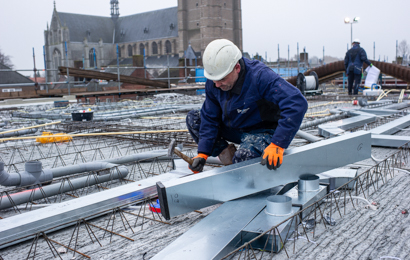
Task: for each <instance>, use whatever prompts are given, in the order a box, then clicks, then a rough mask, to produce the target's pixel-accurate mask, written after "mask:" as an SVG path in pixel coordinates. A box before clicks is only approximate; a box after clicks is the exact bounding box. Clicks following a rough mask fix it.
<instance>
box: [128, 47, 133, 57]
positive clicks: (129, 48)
mask: <svg viewBox="0 0 410 260" xmlns="http://www.w3.org/2000/svg"><path fill="white" fill-rule="evenodd" d="M128 57H132V46H131V45H128Z"/></svg>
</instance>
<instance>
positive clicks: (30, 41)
mask: <svg viewBox="0 0 410 260" xmlns="http://www.w3.org/2000/svg"><path fill="white" fill-rule="evenodd" d="M192 1H199V0H192ZM55 2H56V6H57V11H59V12H65V13H77V14H90V15H98V16H110V4H109V2H110V1H109V0H56V1H55ZM176 5H177V0H151V1H150V0H119V8H120V15H121V16H126V15H131V14H135V13H141V12H147V11H152V10H156V9H161V8H167V7H173V6H176ZM52 12H53V1H52V0H37V1H34V0H0V49H1V50H2V51H3V53H5V54H6V55H9V56H11V61H12V63H13V64H14V65H15V67H16V69H30V68H32V67H33V53H32V48H33V47H34V49H35V54H36V65H37V68H44V62H43V60H44V59H43V45H44V30H45V29H46V26H47V22H48V23H50V21H51V16H52ZM356 16H358V17H360V21H359V23H357V24H353V39H355V38H359V39H360V40H361V42H362V44H361V46H362V47H363V48H364V49H365V50H366V51H367V55H368V57H369V59H373V42H375V43H376V60H377V59H378V58H379V55H380V58H381V60H383V59H384V57H386V59H387V57H388V61H389V62H391V61H392V60H394V57H395V53H396V40H398V41H399V42H401V41H402V40H407V41H408V42H409V43H410V0H372V1H370V0H356V1H352V0H343V1H341V0H310V1H302V0H280V1H279V0H242V28H243V50H244V51H245V52H248V53H250V54H256V53H257V52H258V53H259V54H260V55H262V56H263V57H265V53H267V58H268V60H272V61H274V60H276V59H277V58H278V44H279V46H280V56H281V57H286V58H287V55H288V45H289V48H290V56H291V57H293V56H294V55H295V54H296V52H297V48H296V47H297V43H298V42H299V49H300V51H302V50H303V47H306V51H307V52H308V53H309V56H310V57H312V56H318V57H319V58H321V57H322V56H323V46H324V47H325V55H330V56H334V57H339V58H343V57H344V55H345V52H346V49H347V44H348V43H349V42H350V25H348V24H344V22H343V20H344V18H345V17H350V18H351V19H353V17H356ZM21 73H22V74H24V75H26V74H27V75H28V74H30V73H28V72H21Z"/></svg>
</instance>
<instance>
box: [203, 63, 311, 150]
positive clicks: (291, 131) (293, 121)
mask: <svg viewBox="0 0 410 260" xmlns="http://www.w3.org/2000/svg"><path fill="white" fill-rule="evenodd" d="M240 64H241V72H240V73H239V78H238V81H237V83H236V84H235V85H234V87H233V88H232V89H231V90H229V91H222V90H221V89H219V88H217V87H215V84H214V82H213V81H212V80H207V81H206V85H205V93H206V99H205V102H204V104H203V106H202V109H201V126H200V131H199V135H200V139H199V143H198V152H199V153H205V154H208V155H210V154H211V153H212V148H213V145H214V143H215V140H216V138H217V136H218V128H219V127H220V126H221V124H223V125H224V126H226V127H229V128H233V129H238V130H240V131H242V132H249V131H252V130H256V129H276V130H275V133H274V134H273V136H272V139H271V140H272V143H274V144H276V145H278V146H280V147H282V148H287V147H288V146H289V144H290V142H291V141H292V139H293V137H295V134H296V132H297V131H298V130H299V127H300V124H301V123H302V120H303V117H304V115H305V113H306V110H307V107H308V104H307V101H306V99H305V97H304V96H303V95H302V94H301V92H300V91H299V90H298V89H297V88H296V87H294V86H292V85H291V84H290V83H288V82H287V81H286V80H284V79H282V78H281V77H280V76H279V75H278V74H276V73H275V72H273V71H272V70H271V69H270V68H268V67H267V66H266V65H265V64H263V63H262V62H260V61H257V60H252V61H251V60H248V59H246V58H243V59H242V60H241V61H240ZM243 65H244V66H243ZM222 127H223V126H222Z"/></svg>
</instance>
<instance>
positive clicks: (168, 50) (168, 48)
mask: <svg viewBox="0 0 410 260" xmlns="http://www.w3.org/2000/svg"><path fill="white" fill-rule="evenodd" d="M171 52H172V45H171V42H170V41H168V40H167V41H166V42H165V53H167V54H168V53H171Z"/></svg>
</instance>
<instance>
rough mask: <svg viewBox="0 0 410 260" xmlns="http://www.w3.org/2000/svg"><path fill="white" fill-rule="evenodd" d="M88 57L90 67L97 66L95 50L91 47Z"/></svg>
mask: <svg viewBox="0 0 410 260" xmlns="http://www.w3.org/2000/svg"><path fill="white" fill-rule="evenodd" d="M88 59H89V60H90V67H94V68H96V67H97V52H96V51H95V49H94V48H91V49H90V51H89V52H88Z"/></svg>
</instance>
